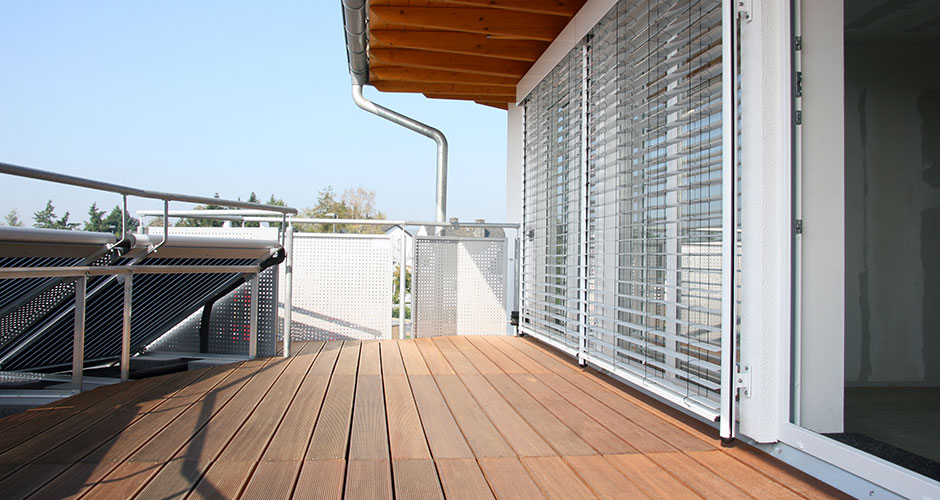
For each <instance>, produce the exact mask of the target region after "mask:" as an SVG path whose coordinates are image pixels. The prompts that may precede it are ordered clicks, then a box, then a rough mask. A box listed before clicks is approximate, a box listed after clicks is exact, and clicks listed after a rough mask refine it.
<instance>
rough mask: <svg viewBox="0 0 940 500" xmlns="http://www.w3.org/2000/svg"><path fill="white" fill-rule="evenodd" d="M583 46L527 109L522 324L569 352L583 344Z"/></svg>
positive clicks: (545, 82) (532, 98)
mask: <svg viewBox="0 0 940 500" xmlns="http://www.w3.org/2000/svg"><path fill="white" fill-rule="evenodd" d="M581 50H582V48H581V47H576V48H575V49H574V50H572V51H571V53H570V54H569V55H568V56H567V57H566V58H564V59H563V60H562V61H561V62H560V63H559V64H558V65H557V66H556V67H555V68H554V70H553V71H552V72H551V73H550V74H549V75H548V76H547V77H546V78H545V79H544V80H543V81H542V82H541V83H539V85H538V86H537V87H536V89H535V90H534V91H533V92H532V94H531V95H530V96H529V98H528V100H527V102H526V104H525V136H524V152H525V171H524V177H523V223H522V235H521V238H522V245H523V252H522V262H521V269H522V271H521V299H520V300H521V308H520V318H521V323H522V327H523V329H524V330H527V331H528V332H529V333H532V334H535V335H538V336H540V337H542V338H543V339H546V340H549V341H550V342H552V343H553V344H555V345H557V346H558V347H560V348H562V349H565V350H567V351H569V352H571V351H572V350H575V349H577V348H578V342H579V322H580V315H579V306H580V302H579V295H580V292H579V286H578V280H579V279H580V274H579V270H578V259H579V251H578V245H579V243H580V239H579V232H580V230H581V225H580V223H579V198H578V197H579V196H580V194H581V189H580V185H579V184H580V180H579V179H580V175H581V169H580V163H581V159H582V154H581V132H582V130H581V127H582V126H583V124H582V123H581V111H582V109H581V107H582V95H581V93H582V88H581V87H582V85H581V83H582V79H583V74H582V72H583V67H582V64H581V58H582V55H581Z"/></svg>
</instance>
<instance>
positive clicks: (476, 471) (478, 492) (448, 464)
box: [434, 458, 496, 500]
mask: <svg viewBox="0 0 940 500" xmlns="http://www.w3.org/2000/svg"><path fill="white" fill-rule="evenodd" d="M434 462H435V464H436V465H437V472H438V474H439V476H440V478H441V486H443V488H444V497H445V498H447V500H486V499H488V498H493V499H495V498H496V497H494V496H493V492H492V490H491V489H490V485H489V483H487V482H486V477H485V476H483V471H482V470H480V465H479V464H477V461H476V460H474V459H472V458H462V459H461V458H458V459H444V460H435V461H434Z"/></svg>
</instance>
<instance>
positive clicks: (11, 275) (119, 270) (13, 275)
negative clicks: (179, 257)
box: [0, 265, 261, 280]
mask: <svg viewBox="0 0 940 500" xmlns="http://www.w3.org/2000/svg"><path fill="white" fill-rule="evenodd" d="M259 272H261V266H258V265H247V266H231V265H223V266H212V265H208V266H179V265H129V266H70V267H62V266H57V267H55V266H50V267H5V268H0V280H2V279H18V278H77V277H80V276H119V275H128V274H257V273H259Z"/></svg>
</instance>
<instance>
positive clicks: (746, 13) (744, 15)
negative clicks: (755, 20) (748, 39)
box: [735, 0, 754, 22]
mask: <svg viewBox="0 0 940 500" xmlns="http://www.w3.org/2000/svg"><path fill="white" fill-rule="evenodd" d="M735 4H736V5H737V12H738V18H739V19H741V20H742V21H747V22H750V21H751V13H752V12H753V11H754V0H736V2H735Z"/></svg>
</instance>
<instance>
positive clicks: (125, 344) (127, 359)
mask: <svg viewBox="0 0 940 500" xmlns="http://www.w3.org/2000/svg"><path fill="white" fill-rule="evenodd" d="M133 295H134V275H133V274H128V275H126V276H124V329H123V330H122V332H121V382H127V381H128V380H129V379H130V374H131V302H132V300H133Z"/></svg>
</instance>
